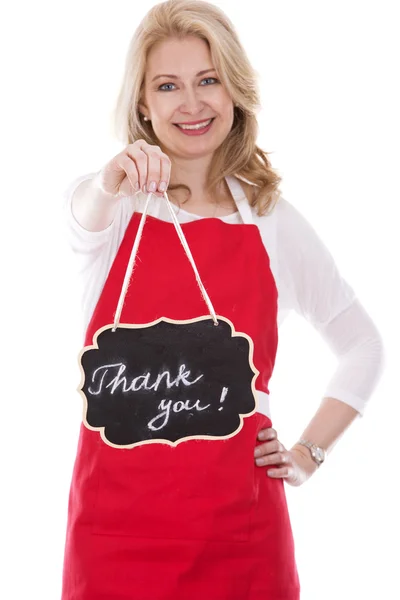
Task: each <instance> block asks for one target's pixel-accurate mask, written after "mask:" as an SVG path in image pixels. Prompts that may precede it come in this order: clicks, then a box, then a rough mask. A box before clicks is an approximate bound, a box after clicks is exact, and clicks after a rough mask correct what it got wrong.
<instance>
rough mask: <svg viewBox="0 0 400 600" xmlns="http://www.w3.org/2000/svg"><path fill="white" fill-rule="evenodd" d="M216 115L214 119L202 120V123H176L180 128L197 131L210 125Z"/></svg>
mask: <svg viewBox="0 0 400 600" xmlns="http://www.w3.org/2000/svg"><path fill="white" fill-rule="evenodd" d="M214 119H215V117H213V118H212V119H207V121H202V122H201V123H197V124H196V125H183V124H182V123H174V125H175V127H179V129H185V130H191V131H197V130H199V129H205V128H206V127H208V126H209V125H210V124H211V123H212V122H213V121H214Z"/></svg>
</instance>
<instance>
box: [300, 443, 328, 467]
mask: <svg viewBox="0 0 400 600" xmlns="http://www.w3.org/2000/svg"><path fill="white" fill-rule="evenodd" d="M297 443H298V444H301V445H302V446H305V447H306V448H308V449H309V451H310V454H311V457H312V459H313V461H314V462H316V463H317V465H318V466H320V465H322V463H323V462H324V460H325V459H326V450H324V449H323V448H320V447H319V446H317V445H316V444H312V443H311V442H308V441H307V440H299V441H298V442H297Z"/></svg>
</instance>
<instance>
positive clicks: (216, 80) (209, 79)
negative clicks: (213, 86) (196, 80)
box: [202, 77, 218, 83]
mask: <svg viewBox="0 0 400 600" xmlns="http://www.w3.org/2000/svg"><path fill="white" fill-rule="evenodd" d="M203 81H215V82H216V83H218V79H215V77H206V78H205V79H202V83H203Z"/></svg>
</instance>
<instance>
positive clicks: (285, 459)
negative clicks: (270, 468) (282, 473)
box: [256, 452, 291, 467]
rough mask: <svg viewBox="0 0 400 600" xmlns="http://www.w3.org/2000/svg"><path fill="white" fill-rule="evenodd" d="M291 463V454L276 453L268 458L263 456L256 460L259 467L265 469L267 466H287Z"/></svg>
mask: <svg viewBox="0 0 400 600" xmlns="http://www.w3.org/2000/svg"><path fill="white" fill-rule="evenodd" d="M287 463H291V456H290V454H289V452H276V453H275V454H268V456H261V457H259V458H256V464H257V466H258V467H264V466H267V465H277V466H279V465H286V464H287Z"/></svg>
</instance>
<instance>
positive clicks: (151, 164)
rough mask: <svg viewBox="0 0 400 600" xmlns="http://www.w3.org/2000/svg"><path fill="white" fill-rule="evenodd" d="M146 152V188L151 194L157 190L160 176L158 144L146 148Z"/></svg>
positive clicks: (159, 150)
mask: <svg viewBox="0 0 400 600" xmlns="http://www.w3.org/2000/svg"><path fill="white" fill-rule="evenodd" d="M145 151H146V154H147V180H146V188H147V191H148V192H152V193H153V194H154V193H155V192H156V191H157V188H158V186H159V184H160V177H161V156H160V153H161V149H160V148H159V147H158V146H150V147H149V148H146V150H145Z"/></svg>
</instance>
